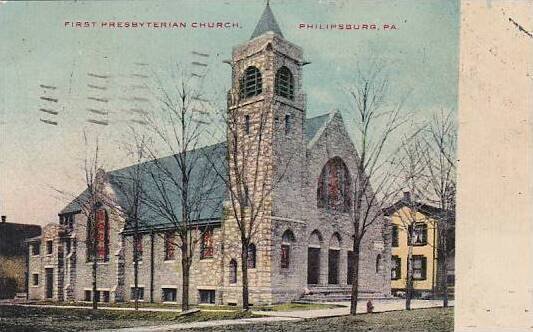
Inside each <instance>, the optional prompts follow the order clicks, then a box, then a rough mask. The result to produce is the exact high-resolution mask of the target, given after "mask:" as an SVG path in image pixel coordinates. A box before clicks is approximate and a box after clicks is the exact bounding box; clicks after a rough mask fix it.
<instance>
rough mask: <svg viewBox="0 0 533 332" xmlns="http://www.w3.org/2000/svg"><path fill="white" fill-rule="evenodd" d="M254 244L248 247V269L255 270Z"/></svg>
mask: <svg viewBox="0 0 533 332" xmlns="http://www.w3.org/2000/svg"><path fill="white" fill-rule="evenodd" d="M255 250H256V249H255V244H253V243H251V244H250V245H249V246H248V268H249V269H255V263H256V251H255Z"/></svg>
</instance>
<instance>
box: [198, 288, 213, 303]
mask: <svg viewBox="0 0 533 332" xmlns="http://www.w3.org/2000/svg"><path fill="white" fill-rule="evenodd" d="M199 293H200V303H207V304H215V291H214V290H211V289H209V290H205V289H200V290H199Z"/></svg>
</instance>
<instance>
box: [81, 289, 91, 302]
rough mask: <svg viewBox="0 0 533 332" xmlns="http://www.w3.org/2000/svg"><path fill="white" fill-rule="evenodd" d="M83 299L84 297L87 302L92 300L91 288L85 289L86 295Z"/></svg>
mask: <svg viewBox="0 0 533 332" xmlns="http://www.w3.org/2000/svg"><path fill="white" fill-rule="evenodd" d="M83 299H84V301H87V302H89V301H91V291H90V290H86V291H85V296H84V298H83Z"/></svg>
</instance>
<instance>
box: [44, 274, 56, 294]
mask: <svg viewBox="0 0 533 332" xmlns="http://www.w3.org/2000/svg"><path fill="white" fill-rule="evenodd" d="M45 276H46V277H45V287H46V298H47V299H51V298H52V296H53V294H54V269H45Z"/></svg>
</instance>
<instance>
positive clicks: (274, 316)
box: [100, 299, 454, 332]
mask: <svg viewBox="0 0 533 332" xmlns="http://www.w3.org/2000/svg"><path fill="white" fill-rule="evenodd" d="M334 304H340V305H345V306H346V307H342V308H333V309H318V310H301V311H252V313H254V314H256V315H262V316H265V317H260V318H245V319H238V320H214V321H207V322H194V323H180V324H168V325H159V326H142V327H133V328H124V329H118V330H100V331H122V332H143V331H154V332H156V331H159V332H160V331H174V330H185V329H194V328H205V327H214V326H227V325H244V324H257V323H269V322H281V321H299V320H303V319H310V318H326V317H337V316H345V315H348V314H349V313H350V307H349V305H350V303H349V302H335V303H334ZM373 304H374V312H385V311H396V310H404V308H405V300H401V299H391V300H376V301H375V302H373ZM449 305H450V307H453V305H454V302H453V301H450V303H449ZM441 306H442V301H437V300H412V302H411V308H412V309H422V308H433V307H441ZM357 309H358V311H359V312H360V313H365V312H366V301H359V302H358V304H357Z"/></svg>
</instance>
